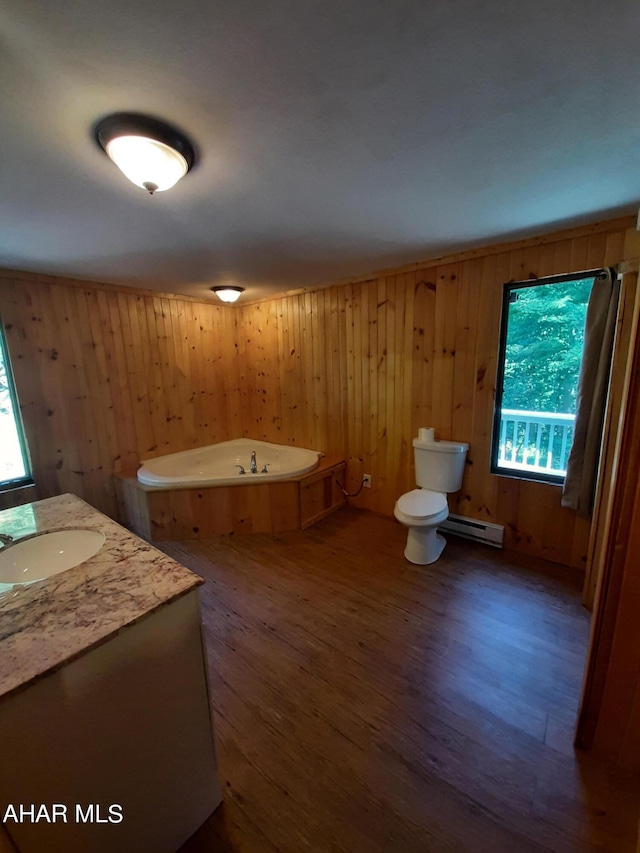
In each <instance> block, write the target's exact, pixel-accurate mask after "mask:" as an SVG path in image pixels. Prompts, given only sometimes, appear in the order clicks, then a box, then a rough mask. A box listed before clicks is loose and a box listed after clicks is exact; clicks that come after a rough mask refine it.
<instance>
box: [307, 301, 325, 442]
mask: <svg viewBox="0 0 640 853" xmlns="http://www.w3.org/2000/svg"><path fill="white" fill-rule="evenodd" d="M324 296H325V291H317V290H316V291H314V292H313V293H312V294H311V315H310V319H311V341H312V355H313V372H312V376H313V384H312V388H313V399H314V405H313V414H314V420H313V426H314V431H313V435H314V445H313V446H314V447H318V448H320V449H321V450H325V449H326V443H327V428H326V427H327V415H328V405H327V403H328V401H327V376H326V373H325V370H326V367H325V364H326V358H325V350H326V338H325V333H326V317H325V314H324Z"/></svg>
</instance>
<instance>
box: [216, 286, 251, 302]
mask: <svg viewBox="0 0 640 853" xmlns="http://www.w3.org/2000/svg"><path fill="white" fill-rule="evenodd" d="M211 290H213V292H214V293H215V295H216V296H217V297H218V299H221V300H222V301H223V302H237V301H238V299H240V294H241V293H244V287H232V286H231V285H226V284H222V285H219V286H218V287H212V288H211Z"/></svg>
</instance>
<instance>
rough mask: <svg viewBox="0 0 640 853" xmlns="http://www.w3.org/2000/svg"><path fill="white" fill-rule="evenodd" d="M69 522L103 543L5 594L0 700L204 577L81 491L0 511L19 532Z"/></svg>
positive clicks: (3, 527) (8, 529)
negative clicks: (84, 557)
mask: <svg viewBox="0 0 640 853" xmlns="http://www.w3.org/2000/svg"><path fill="white" fill-rule="evenodd" d="M69 527H76V528H78V527H80V528H87V529H90V530H100V531H102V533H104V535H105V537H106V541H105V544H104V545H103V546H102V548H101V550H100V551H98V553H97V554H95V555H94V556H93V557H91V558H89V559H88V560H86V561H85V562H84V563H81V564H80V565H79V566H76V567H75V568H73V569H69V570H68V571H66V572H62V573H61V574H58V575H54V576H53V577H51V578H48V579H46V580H42V581H37V582H36V583H33V584H31V585H29V586H20V587H13V588H12V589H10V590H9V591H8V592H3V593H0V700H1V699H5V698H7V697H8V696H10V695H11V694H13V693H15V692H17V691H18V690H21V689H24V688H25V687H28V686H29V685H30V684H31V683H33V682H34V681H35V680H36V679H38V678H40V677H42V676H44V675H46V674H47V673H50V672H52V671H54V670H56V669H59V668H60V667H62V666H64V665H65V664H66V663H69V662H70V661H72V660H74V659H75V658H77V657H79V656H80V655H82V654H84V653H85V652H88V651H89V650H90V649H92V648H94V647H95V646H97V645H100V643H104V642H105V641H106V640H108V639H109V638H110V637H113V636H114V635H116V634H117V633H118V632H119V631H121V630H122V629H123V628H126V627H127V626H129V625H133V624H134V623H135V622H138V621H140V620H141V619H143V618H144V617H145V616H148V615H149V614H150V613H153V611H154V610H158V609H159V608H160V607H163V606H164V605H166V604H169V603H170V602H172V601H174V600H175V599H176V598H179V597H180V596H182V595H185V594H186V593H187V592H189V591H190V590H192V589H195V588H196V587H197V586H199V585H200V584H201V583H203V580H202V578H200V577H199V576H198V575H195V574H194V573H193V572H191V571H189V570H188V569H186V568H185V567H184V566H181V565H180V563H177V562H176V561H175V560H172V559H171V558H170V557H167V556H166V555H165V554H163V553H162V552H161V551H158V550H157V549H156V548H154V547H153V546H152V545H149V544H148V543H147V542H145V541H144V540H142V539H140V538H138V537H137V536H135V535H134V534H133V533H130V532H129V531H128V530H126V529H125V528H124V527H121V526H120V525H119V524H116V522H115V521H112V520H111V519H110V518H108V517H107V516H106V515H103V514H102V513H101V512H98V510H96V509H94V508H93V507H91V506H89V504H87V503H85V502H84V501H83V500H80V498H78V497H76V496H75V495H60V496H59V497H54V498H47V499H46V500H42V501H36V502H35V503H30V504H25V505H23V506H19V507H15V508H14V509H8V510H4V511H3V512H0V532H2V533H6V534H9V535H11V536H13V537H14V538H18V537H21V536H26V535H30V534H33V533H36V532H37V533H41V532H44V531H49V530H63V529H65V528H69Z"/></svg>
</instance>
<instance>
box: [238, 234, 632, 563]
mask: <svg viewBox="0 0 640 853" xmlns="http://www.w3.org/2000/svg"><path fill="white" fill-rule="evenodd" d="M630 224H631V220H629V218H625V219H624V220H617V221H614V222H612V223H602V224H599V225H596V226H591V227H590V228H582V229H575V230H573V231H571V232H564V233H561V234H559V235H558V236H556V237H554V236H553V235H550V236H547V237H544V238H540V239H539V240H526V241H522V242H520V243H517V244H511V245H507V246H503V247H495V248H489V249H485V250H479V251H477V252H468V253H464V254H462V255H460V256H459V257H457V258H454V259H449V260H447V261H446V262H442V263H432V264H425V265H423V266H417V265H416V266H415V267H412V268H410V269H406V270H401V271H397V272H395V273H394V272H391V273H389V274H384V275H380V276H378V277H375V278H371V279H369V280H367V281H357V282H353V283H345V284H339V285H335V286H332V287H329V288H326V289H322V290H318V291H316V292H300V293H293V294H290V295H286V296H282V297H278V298H273V299H269V300H266V301H262V302H259V303H256V304H252V305H247V306H245V307H243V308H241V309H240V323H239V336H240V339H239V355H240V377H241V383H242V388H243V392H242V402H243V414H242V418H241V420H242V423H243V425H244V433H245V435H247V436H250V437H253V438H260V439H266V440H267V441H277V442H282V443H286V444H294V443H295V444H299V445H302V446H306V447H311V448H314V449H319V450H324V451H325V452H329V453H345V454H346V458H347V461H348V487H349V489H350V490H351V491H354V490H355V489H356V488H357V486H358V484H359V483H360V481H361V478H362V475H363V474H364V473H368V474H371V475H372V477H373V487H372V489H371V490H370V491H369V490H364V491H363V492H362V494H361V496H360V497H359V498H358V499H357V502H358V503H359V504H360V505H362V506H365V507H367V508H370V509H372V510H375V511H378V512H381V513H384V514H386V515H389V514H391V513H392V512H393V507H394V503H395V501H396V499H397V498H398V496H399V495H401V494H402V493H403V492H406V491H407V490H409V489H411V488H413V487H414V480H413V448H412V444H411V439H412V438H413V436H415V435H416V434H417V430H418V427H420V426H432V427H435V430H436V435H437V436H438V437H439V438H443V439H452V440H457V441H467V442H469V444H470V451H469V454H468V460H467V468H466V474H465V478H464V483H463V488H462V490H461V492H460V493H459V494H458V495H457V496H455V497H453V498H452V499H451V500H450V506H451V509H452V511H453V512H456V513H459V514H461V515H464V516H467V517H471V518H477V519H484V520H487V521H492V522H496V523H498V524H503V525H505V537H506V547H508V548H510V549H513V550H517V551H521V552H524V553H529V554H535V555H538V556H541V557H544V558H546V559H548V560H552V561H554V562H558V563H562V564H570V565H573V566H580V567H583V566H584V562H585V559H586V553H587V547H588V540H589V523H588V521H586V520H585V519H582V518H579V517H577V516H576V515H575V513H573V512H572V511H569V510H566V509H562V508H561V507H560V496H561V489H560V487H558V486H553V485H548V484H539V483H532V482H527V481H521V480H516V479H512V478H506V477H496V476H493V475H491V474H490V473H489V455H490V442H491V428H492V416H493V399H494V392H495V385H494V384H495V374H496V357H497V343H498V335H499V324H500V312H501V298H502V286H503V284H504V283H505V282H507V281H514V280H521V279H527V278H533V277H540V276H546V275H553V274H560V273H568V272H573V271H580V270H584V269H591V268H597V267H601V266H608V265H612V264H616V263H618V262H619V261H621V260H622V259H623V258H624V256H625V237H626V236H627V235H628V234H629V230H628V229H629V226H630ZM633 233H635V232H633Z"/></svg>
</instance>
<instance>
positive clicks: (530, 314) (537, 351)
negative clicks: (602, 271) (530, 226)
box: [491, 270, 599, 482]
mask: <svg viewBox="0 0 640 853" xmlns="http://www.w3.org/2000/svg"><path fill="white" fill-rule="evenodd" d="M598 272H599V271H598V270H596V271H593V273H591V272H589V273H581V274H580V275H574V276H556V277H553V278H545V279H538V280H533V281H519V282H514V283H510V284H506V285H505V287H504V300H503V307H502V326H501V335H500V354H499V360H498V382H497V387H496V411H495V418H494V429H493V447H492V459H491V470H492V471H493V473H495V474H507V475H511V476H515V477H526V478H528V479H533V480H546V481H550V482H562V481H563V480H564V477H565V474H566V471H567V459H568V457H569V451H570V450H571V443H572V441H573V424H574V420H575V412H576V392H577V389H578V376H579V373H580V361H581V359H582V349H583V343H584V327H585V319H586V313H587V303H588V301H589V295H590V293H591V288H592V285H593V282H594V279H595V277H596V275H597V274H598Z"/></svg>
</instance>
